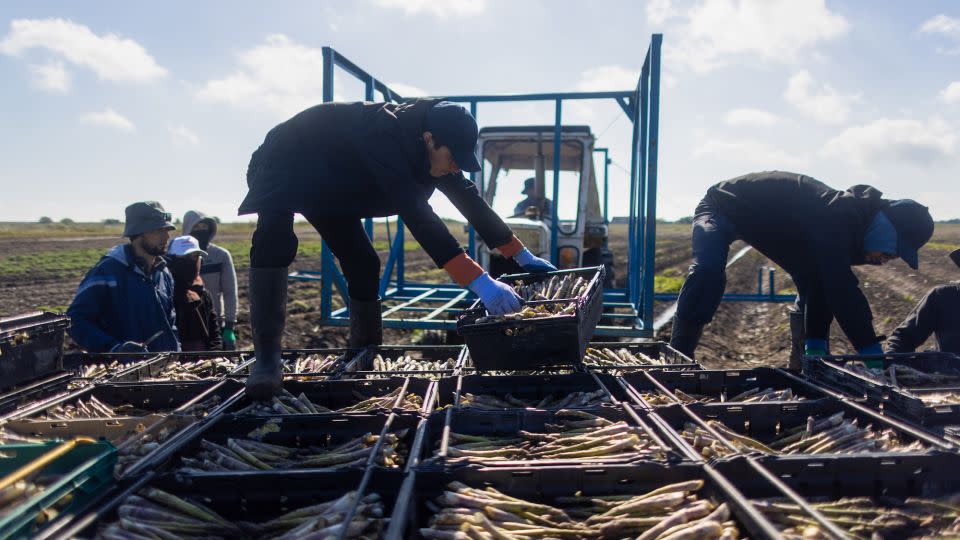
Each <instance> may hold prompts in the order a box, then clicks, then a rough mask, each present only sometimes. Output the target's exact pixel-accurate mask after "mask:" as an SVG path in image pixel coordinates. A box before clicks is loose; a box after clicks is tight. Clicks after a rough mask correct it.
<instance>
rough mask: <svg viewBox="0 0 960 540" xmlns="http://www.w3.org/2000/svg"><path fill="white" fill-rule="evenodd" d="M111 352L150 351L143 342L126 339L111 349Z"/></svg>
mask: <svg viewBox="0 0 960 540" xmlns="http://www.w3.org/2000/svg"><path fill="white" fill-rule="evenodd" d="M110 352H129V353H145V352H149V351H148V350H147V348H146V347H144V346H143V344H142V343H137V342H136V341H124V342H122V343H117V344H116V345H114V346H113V348H112V349H110Z"/></svg>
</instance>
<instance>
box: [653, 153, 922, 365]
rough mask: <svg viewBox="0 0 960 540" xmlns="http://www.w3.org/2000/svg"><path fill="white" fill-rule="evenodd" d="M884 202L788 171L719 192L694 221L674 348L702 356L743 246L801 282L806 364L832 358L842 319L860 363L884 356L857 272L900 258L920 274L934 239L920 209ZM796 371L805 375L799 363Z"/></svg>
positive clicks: (799, 313) (751, 177)
mask: <svg viewBox="0 0 960 540" xmlns="http://www.w3.org/2000/svg"><path fill="white" fill-rule="evenodd" d="M881 195H882V194H881V193H880V192H879V191H877V190H876V189H875V188H873V187H870V186H865V185H859V186H853V187H852V188H850V189H848V190H847V191H838V190H836V189H833V188H831V187H830V186H827V185H826V184H824V183H822V182H820V181H818V180H816V179H813V178H810V177H809V176H804V175H802V174H796V173H788V172H782V171H770V172H760V173H753V174H747V175H744V176H741V177H738V178H734V179H733V180H727V181H725V182H720V183H719V184H716V185H715V186H713V187H711V188H710V189H709V190H707V194H706V196H705V197H704V198H703V200H702V201H700V204H699V205H698V206H697V209H696V211H695V215H694V218H693V264H692V265H690V273H689V274H688V275H687V280H686V282H684V284H683V288H681V289H680V298H679V300H678V301H677V314H676V317H675V319H674V321H673V333H672V337H671V339H670V344H671V345H672V346H673V347H674V348H676V349H677V350H679V351H680V352H682V353H684V354H687V355H690V356H693V352H694V349H696V347H697V342H698V341H699V340H700V336H701V334H702V332H703V327H704V325H705V324H707V323H708V322H710V320H711V319H713V315H714V313H715V312H716V310H717V307H718V306H719V305H720V300H721V298H722V297H723V290H724V287H725V286H726V273H725V271H724V268H725V266H726V262H727V253H728V251H729V248H730V244H731V243H732V242H733V241H734V240H738V239H739V240H743V241H744V242H746V243H748V244H750V245H751V246H753V247H754V248H756V249H757V250H758V251H760V252H761V253H763V254H764V255H766V256H767V257H769V258H770V260H772V261H773V262H775V263H777V264H778V265H780V267H782V268H783V269H784V270H786V271H787V272H789V273H790V276H791V277H792V278H793V282H794V284H795V285H796V287H797V293H798V294H797V306H796V308H795V311H794V313H791V315H790V327H791V334H793V338H794V343H795V344H798V343H803V345H804V348H805V353H806V354H826V353H827V351H828V345H827V340H828V338H829V330H830V323H831V322H832V321H833V319H834V318H836V319H837V322H838V323H840V328H842V329H843V331H844V333H845V334H846V335H847V337H848V338H849V339H850V342H851V343H852V344H853V346H854V348H855V349H856V350H857V351H858V352H859V353H860V354H880V353H882V352H883V349H882V348H881V346H880V338H879V337H878V336H877V335H876V333H875V332H874V329H873V315H872V314H871V312H870V305H869V304H868V303H867V299H866V297H865V296H864V295H863V292H861V291H860V288H859V287H858V281H857V277H856V276H855V275H854V273H853V271H852V270H851V268H850V267H851V266H854V265H860V264H875V265H881V264H884V263H885V262H887V261H889V260H892V259H895V258H897V257H900V258H902V259H903V260H904V261H905V262H906V263H907V264H908V265H910V267H911V268H914V269H916V268H917V250H918V249H920V247H921V246H923V245H924V244H925V243H927V240H929V239H930V237H931V236H932V235H933V219H932V218H931V217H930V213H929V212H928V211H927V208H926V207H925V206H922V205H920V204H919V203H916V202H914V201H911V200H909V199H903V200H895V201H891V200H886V199H882V198H881ZM799 356H800V355H796V358H797V361H796V362H798V361H799ZM791 363H792V365H791V367H793V368H797V367H799V366H798V365H797V363H795V362H794V360H793V357H791Z"/></svg>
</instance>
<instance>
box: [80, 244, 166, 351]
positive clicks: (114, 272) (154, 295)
mask: <svg viewBox="0 0 960 540" xmlns="http://www.w3.org/2000/svg"><path fill="white" fill-rule="evenodd" d="M67 316H69V317H70V323H71V325H70V337H72V338H73V340H74V341H76V342H77V344H79V345H80V346H81V347H82V348H83V349H85V350H86V351H88V352H107V351H110V349H112V348H113V347H115V346H116V345H118V344H120V343H123V342H124V341H136V342H137V343H144V342H146V341H147V340H149V339H150V338H151V337H153V336H154V335H155V334H156V333H157V332H158V331H160V332H161V334H160V336H159V337H157V338H156V339H154V340H153V341H152V342H151V343H150V344H149V345H148V346H147V348H148V349H149V350H150V351H151V352H161V351H179V350H180V342H179V340H178V339H177V328H176V314H175V313H174V308H173V276H172V275H170V271H169V270H167V268H166V263H164V262H160V263H158V264H157V265H156V266H154V268H153V272H152V275H151V276H149V277H148V276H147V275H145V274H144V273H143V270H141V269H140V267H139V266H137V265H136V264H135V263H134V262H133V252H132V248H131V247H130V246H129V244H126V245H119V246H116V247H114V248H113V249H111V250H110V251H109V252H108V253H107V254H106V255H105V256H104V257H103V258H102V259H100V261H99V262H98V263H97V264H96V266H94V267H93V268H92V269H91V270H90V271H89V272H87V275H86V276H85V277H84V278H83V281H81V282H80V286H79V287H78V288H77V294H76V296H74V297H73V302H72V303H71V304H70V307H69V308H68V309H67Z"/></svg>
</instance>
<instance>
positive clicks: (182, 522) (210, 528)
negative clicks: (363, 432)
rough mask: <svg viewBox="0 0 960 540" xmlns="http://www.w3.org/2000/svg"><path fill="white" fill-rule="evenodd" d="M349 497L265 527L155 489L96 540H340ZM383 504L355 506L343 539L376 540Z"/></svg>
mask: <svg viewBox="0 0 960 540" xmlns="http://www.w3.org/2000/svg"><path fill="white" fill-rule="evenodd" d="M357 496H358V495H357V492H356V491H351V492H349V493H347V494H345V495H343V496H342V497H340V498H338V499H334V500H332V501H327V502H324V503H320V504H315V505H312V506H306V507H303V508H299V509H296V510H293V511H291V512H287V513H286V514H283V515H281V516H279V517H276V518H274V519H271V520H269V521H264V522H261V523H252V522H247V521H236V522H234V521H231V520H228V519H226V518H224V517H222V516H221V515H220V514H218V513H217V512H216V511H214V510H213V509H211V508H210V507H208V506H205V505H203V504H201V503H199V502H192V501H189V500H187V499H182V498H180V497H177V496H176V495H173V494H171V493H167V492H165V491H161V490H159V489H155V488H145V489H143V490H141V491H140V493H139V494H138V495H131V496H130V497H128V498H127V499H126V500H125V501H124V502H123V504H121V505H120V506H119V507H118V509H117V515H118V517H119V520H118V521H115V522H113V523H110V524H107V525H105V526H103V527H101V529H100V531H99V532H98V534H97V538H100V539H103V540H119V539H125V540H129V539H141V538H151V539H161V540H168V539H174V538H204V539H209V540H212V539H219V538H223V539H227V538H230V539H235V538H243V539H246V538H258V539H259V538H273V539H277V540H280V539H282V540H294V539H299V538H336V537H337V536H338V535H339V534H340V533H341V532H342V530H343V527H344V522H343V521H344V519H346V515H347V513H348V512H349V510H350V508H351V507H352V506H353V504H354V502H355V501H356V500H357ZM383 515H384V510H383V503H382V502H381V500H380V496H379V495H377V494H375V493H371V494H369V495H367V496H365V497H363V498H362V499H361V500H360V501H359V502H358V503H357V511H356V513H355V514H354V517H353V519H352V520H351V522H350V523H349V524H348V525H347V530H346V534H345V535H344V538H378V537H379V536H380V534H381V531H382V530H383V529H384V526H385V522H386V520H385V519H384V517H383Z"/></svg>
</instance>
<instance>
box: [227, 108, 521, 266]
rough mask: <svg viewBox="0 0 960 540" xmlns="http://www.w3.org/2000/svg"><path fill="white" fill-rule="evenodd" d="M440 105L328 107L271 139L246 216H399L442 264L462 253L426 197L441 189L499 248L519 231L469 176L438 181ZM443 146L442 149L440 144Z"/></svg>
mask: <svg viewBox="0 0 960 540" xmlns="http://www.w3.org/2000/svg"><path fill="white" fill-rule="evenodd" d="M437 101H438V100H417V101H414V102H411V103H408V104H403V105H398V104H395V103H363V102H358V103H325V104H322V105H317V106H315V107H311V108H309V109H307V110H305V111H303V112H301V113H299V114H297V115H296V116H294V117H293V118H291V119H289V120H287V121H286V122H284V123H282V124H280V125H278V126H276V127H274V128H273V129H272V130H270V132H269V133H267V136H266V139H264V141H263V144H262V145H260V148H258V149H257V150H256V152H254V153H253V156H252V157H251V159H250V165H249V167H248V169H247V186H248V187H249V192H248V193H247V196H246V198H245V199H244V200H243V203H241V205H240V211H239V213H240V214H241V215H242V214H250V213H254V212H261V211H270V210H272V211H285V212H300V213H304V212H322V213H323V214H325V215H328V216H342V217H343V218H345V219H356V218H363V217H382V216H391V215H399V216H400V217H401V218H402V219H403V221H404V224H405V225H406V226H407V227H408V228H409V229H410V232H411V233H413V236H414V237H415V238H416V239H417V240H418V241H419V242H420V244H421V245H422V246H423V248H424V249H425V250H426V251H427V253H428V254H429V255H430V257H431V258H432V259H433V260H434V262H436V264H437V266H443V264H444V263H446V262H447V261H449V260H450V259H452V258H453V257H455V256H456V255H458V254H460V253H462V252H463V250H462V248H461V247H460V244H459V243H458V242H457V240H456V239H455V238H454V237H453V235H451V234H450V231H449V230H448V229H447V226H446V224H444V222H443V220H441V219H440V218H439V217H438V216H437V215H436V214H435V213H434V212H433V209H432V208H431V207H430V204H429V203H428V202H427V199H429V198H430V196H431V195H432V194H433V191H434V189H439V190H440V191H441V192H443V194H444V195H446V196H447V198H449V199H450V201H451V202H453V204H454V205H455V206H456V207H457V209H458V210H460V212H461V213H462V214H463V216H464V217H465V218H467V220H468V221H469V222H470V223H471V224H472V225H473V226H474V228H476V230H477V232H478V233H479V234H480V236H481V238H482V239H483V241H484V242H485V243H486V244H487V245H488V246H490V247H498V246H502V245H504V244H506V243H508V242H509V241H510V239H511V238H512V236H513V233H512V232H511V231H510V228H509V227H507V226H506V225H505V224H504V223H503V220H502V219H500V217H499V216H497V215H496V213H494V212H493V210H492V209H491V208H490V207H489V206H488V205H487V204H486V202H484V200H483V199H482V198H481V197H480V194H479V192H478V190H477V188H476V186H475V185H474V184H473V183H472V182H470V181H469V180H467V179H466V178H464V176H463V175H462V174H457V175H448V176H445V177H443V178H433V177H432V176H430V166H429V160H428V159H427V150H426V146H425V144H424V142H423V139H422V135H423V132H424V117H425V116H426V112H427V110H429V108H430V107H432V106H433V105H434V104H436V103H437ZM441 143H442V141H441Z"/></svg>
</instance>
